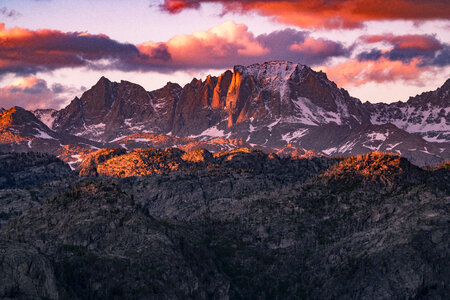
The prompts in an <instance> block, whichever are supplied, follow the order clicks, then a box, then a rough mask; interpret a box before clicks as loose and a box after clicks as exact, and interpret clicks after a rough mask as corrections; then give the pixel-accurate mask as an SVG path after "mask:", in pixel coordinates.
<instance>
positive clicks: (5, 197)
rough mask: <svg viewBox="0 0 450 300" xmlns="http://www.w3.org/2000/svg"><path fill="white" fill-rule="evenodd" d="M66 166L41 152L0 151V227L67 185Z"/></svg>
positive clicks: (70, 176) (68, 172)
mask: <svg viewBox="0 0 450 300" xmlns="http://www.w3.org/2000/svg"><path fill="white" fill-rule="evenodd" d="M72 177H73V176H72V172H71V170H70V168H69V166H68V165H66V164H65V163H63V162H62V161H61V160H60V159H58V158H56V157H54V156H51V155H48V154H43V153H35V152H31V153H0V228H1V226H2V225H3V224H4V223H5V222H6V221H8V220H9V219H10V218H13V217H16V216H18V215H20V214H21V213H22V212H23V211H25V210H27V209H29V208H31V207H34V206H36V205H40V204H42V203H43V202H45V201H47V200H48V199H49V197H50V195H57V194H58V193H59V192H60V191H61V190H63V189H64V188H67V187H68V185H69V184H68V182H69V181H70V180H71V179H72Z"/></svg>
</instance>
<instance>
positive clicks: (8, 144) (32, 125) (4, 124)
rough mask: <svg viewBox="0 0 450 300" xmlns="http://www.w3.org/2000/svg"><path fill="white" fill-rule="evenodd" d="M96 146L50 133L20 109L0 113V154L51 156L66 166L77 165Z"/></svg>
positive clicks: (49, 130)
mask: <svg viewBox="0 0 450 300" xmlns="http://www.w3.org/2000/svg"><path fill="white" fill-rule="evenodd" d="M38 116H40V117H42V116H43V115H42V114H41V115H38ZM100 147H104V145H103V144H101V143H98V142H93V141H90V140H87V139H84V138H81V137H78V136H74V135H71V134H67V133H63V132H56V131H53V130H51V129H50V128H49V127H47V125H45V124H44V123H43V122H41V121H40V120H39V119H38V118H37V117H36V116H35V115H34V114H33V113H31V112H29V111H27V110H25V109H23V108H21V107H17V106H15V107H12V108H10V109H8V110H4V111H2V112H0V151H3V152H10V151H14V152H41V153H49V154H55V155H58V156H59V157H61V158H62V159H63V160H64V161H66V162H67V163H69V164H71V165H77V164H78V163H80V162H81V160H82V158H83V157H84V156H85V155H86V154H88V153H90V152H92V151H94V150H96V149H99V148H100Z"/></svg>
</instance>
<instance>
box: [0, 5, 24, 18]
mask: <svg viewBox="0 0 450 300" xmlns="http://www.w3.org/2000/svg"><path fill="white" fill-rule="evenodd" d="M0 15H1V16H3V17H6V18H17V17H20V16H21V14H20V13H19V12H18V11H16V10H14V9H8V8H7V7H1V8H0Z"/></svg>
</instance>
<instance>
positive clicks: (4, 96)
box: [0, 77, 74, 109]
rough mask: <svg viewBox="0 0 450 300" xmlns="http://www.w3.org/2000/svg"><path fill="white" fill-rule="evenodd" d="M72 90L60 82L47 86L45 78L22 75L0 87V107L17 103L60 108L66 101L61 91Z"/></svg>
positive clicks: (35, 106) (19, 104)
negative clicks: (50, 86)
mask: <svg viewBox="0 0 450 300" xmlns="http://www.w3.org/2000/svg"><path fill="white" fill-rule="evenodd" d="M73 91H74V89H73V88H69V87H65V86H63V85H61V84H54V85H53V86H52V88H49V87H48V86H47V82H46V81H45V80H43V79H40V78H37V77H23V78H19V79H17V80H15V81H14V82H12V83H11V84H10V85H7V86H4V87H0V107H4V108H9V107H11V106H16V105H17V106H21V107H24V108H26V109H37V108H49V107H53V108H60V107H61V106H62V105H63V104H65V102H66V101H67V98H66V97H64V94H63V93H65V92H70V93H71V92H73Z"/></svg>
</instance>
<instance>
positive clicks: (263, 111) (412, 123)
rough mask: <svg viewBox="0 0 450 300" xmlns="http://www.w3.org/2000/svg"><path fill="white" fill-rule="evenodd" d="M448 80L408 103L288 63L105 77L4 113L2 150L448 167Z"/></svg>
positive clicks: (69, 156) (74, 156) (78, 157)
mask: <svg viewBox="0 0 450 300" xmlns="http://www.w3.org/2000/svg"><path fill="white" fill-rule="evenodd" d="M449 90H450V79H449V80H447V81H446V82H445V83H444V84H443V85H442V86H441V87H440V88H438V89H437V90H435V91H430V92H425V93H422V94H420V95H417V96H415V97H411V98H410V99H409V100H408V101H407V102H395V103H390V104H387V103H375V104H374V103H370V102H365V103H362V102H361V101H360V100H359V99H357V98H354V97H351V96H350V95H349V93H348V92H347V91H346V90H344V89H342V88H339V87H338V86H337V85H336V84H335V83H333V82H332V81H330V80H329V79H328V78H327V76H326V74H325V73H323V72H315V71H313V70H312V69H311V68H309V67H308V66H305V65H301V64H296V63H291V62H287V61H270V62H266V63H262V64H254V65H250V66H235V67H234V68H233V70H227V71H225V72H224V73H223V74H221V75H220V76H218V77H214V76H207V77H206V79H205V80H201V79H200V80H199V79H195V78H194V79H193V80H192V81H191V82H190V83H188V84H186V85H185V86H184V87H181V86H180V85H178V84H176V83H171V82H169V83H167V84H166V85H165V86H164V87H162V88H160V89H157V90H154V91H146V90H145V89H144V88H143V87H141V86H139V85H137V84H134V83H131V82H128V81H121V82H120V83H117V82H111V81H110V80H108V79H107V78H105V77H102V78H100V80H99V81H98V82H97V83H96V84H95V85H94V86H93V87H92V88H91V89H89V90H87V91H85V92H84V93H83V95H82V96H81V97H79V98H78V97H75V99H73V100H72V101H71V102H70V104H69V105H67V106H66V107H65V108H63V109H61V110H53V109H39V110H35V111H33V112H32V113H30V112H28V111H26V110H24V109H21V108H17V107H15V108H12V109H9V110H3V111H2V112H1V124H2V128H1V136H0V143H1V144H0V150H1V151H39V152H48V153H53V154H56V155H58V156H59V157H60V158H62V159H63V160H64V161H66V162H68V163H69V164H71V165H72V166H74V167H75V166H77V165H78V164H79V163H80V162H81V161H82V160H83V159H84V158H85V157H86V156H87V154H89V153H91V152H93V151H96V150H98V149H99V148H106V147H112V146H120V147H122V148H124V149H126V150H132V149H135V148H148V147H156V148H167V147H181V148H182V149H183V150H189V149H193V148H199V147H201V148H206V149H208V150H209V151H212V152H217V151H223V150H230V149H234V148H239V147H252V148H257V149H260V150H263V151H265V152H275V153H279V155H288V156H289V155H297V156H302V155H306V156H314V155H315V156H335V155H344V156H351V155H356V154H360V153H367V152H371V151H386V152H394V153H397V154H400V155H402V156H404V157H406V158H408V159H409V160H410V161H411V162H412V163H414V164H417V165H421V166H423V165H431V164H435V163H439V162H442V161H444V160H446V159H449V158H450V95H449Z"/></svg>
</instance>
